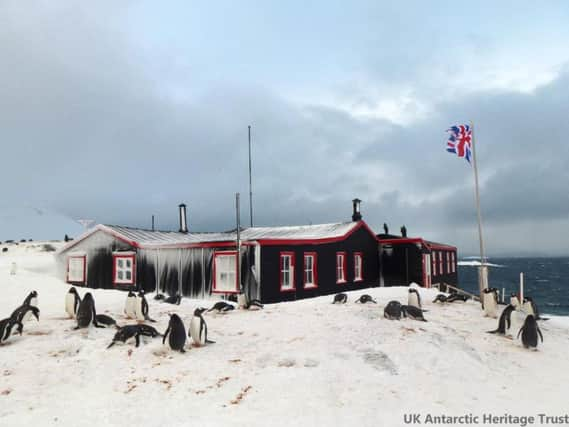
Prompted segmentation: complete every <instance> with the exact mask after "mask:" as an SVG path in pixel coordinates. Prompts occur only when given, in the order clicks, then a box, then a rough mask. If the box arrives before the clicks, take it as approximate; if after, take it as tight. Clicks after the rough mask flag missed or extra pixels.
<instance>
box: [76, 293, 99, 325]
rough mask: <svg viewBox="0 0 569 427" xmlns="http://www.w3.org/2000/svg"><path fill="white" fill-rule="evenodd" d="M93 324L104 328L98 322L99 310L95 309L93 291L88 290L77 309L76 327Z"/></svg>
mask: <svg viewBox="0 0 569 427" xmlns="http://www.w3.org/2000/svg"><path fill="white" fill-rule="evenodd" d="M91 324H93V325H94V326H95V327H96V328H104V326H102V325H99V323H98V322H97V311H96V310H95V300H94V299H93V295H91V292H87V293H86V294H85V296H84V297H83V301H81V304H79V310H77V326H76V327H75V328H74V329H80V328H87V327H89V325H91Z"/></svg>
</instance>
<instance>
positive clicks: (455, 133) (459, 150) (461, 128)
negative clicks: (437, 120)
mask: <svg viewBox="0 0 569 427" xmlns="http://www.w3.org/2000/svg"><path fill="white" fill-rule="evenodd" d="M447 132H448V133H449V134H450V136H449V138H448V141H447V151H448V152H449V153H454V154H456V155H457V156H458V157H464V158H465V159H466V161H467V162H468V163H470V159H471V158H472V129H470V126H468V125H457V126H451V127H450V128H449V129H447Z"/></svg>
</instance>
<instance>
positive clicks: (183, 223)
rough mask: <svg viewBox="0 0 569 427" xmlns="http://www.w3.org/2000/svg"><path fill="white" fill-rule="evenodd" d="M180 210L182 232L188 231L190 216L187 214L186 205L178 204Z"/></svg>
mask: <svg viewBox="0 0 569 427" xmlns="http://www.w3.org/2000/svg"><path fill="white" fill-rule="evenodd" d="M178 209H179V211H180V230H179V231H180V233H187V232H188V217H187V215H186V205H185V204H183V203H182V204H181V205H179V206H178Z"/></svg>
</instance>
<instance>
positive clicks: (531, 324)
mask: <svg viewBox="0 0 569 427" xmlns="http://www.w3.org/2000/svg"><path fill="white" fill-rule="evenodd" d="M520 334H522V344H523V345H524V347H525V348H537V343H538V337H537V335H538V334H539V337H540V338H541V342H543V335H542V334H541V331H540V329H539V326H537V322H536V321H535V317H534V316H533V315H531V314H528V316H527V317H526V320H525V322H524V325H523V326H522V327H521V329H520V330H519V332H518V336H517V338H519V337H520Z"/></svg>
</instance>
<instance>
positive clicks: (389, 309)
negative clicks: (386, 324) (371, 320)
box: [383, 301, 402, 320]
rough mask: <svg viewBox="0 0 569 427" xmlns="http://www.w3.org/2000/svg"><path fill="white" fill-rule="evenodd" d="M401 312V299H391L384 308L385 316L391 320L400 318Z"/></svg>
mask: <svg viewBox="0 0 569 427" xmlns="http://www.w3.org/2000/svg"><path fill="white" fill-rule="evenodd" d="M401 314H402V309H401V303H400V302H399V301H389V303H388V304H387V305H386V306H385V308H384V309H383V317H385V318H386V319H389V320H400V319H401Z"/></svg>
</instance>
